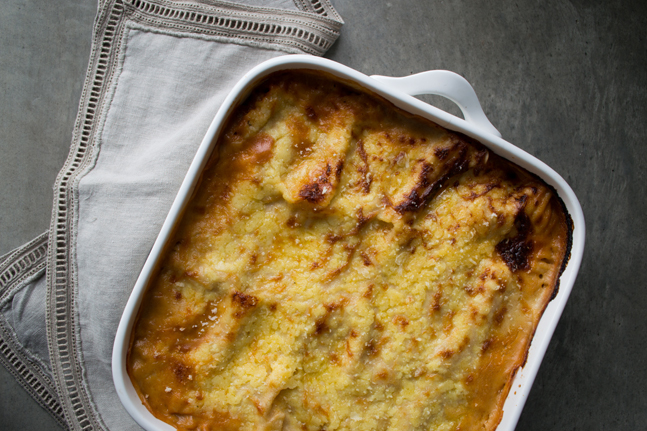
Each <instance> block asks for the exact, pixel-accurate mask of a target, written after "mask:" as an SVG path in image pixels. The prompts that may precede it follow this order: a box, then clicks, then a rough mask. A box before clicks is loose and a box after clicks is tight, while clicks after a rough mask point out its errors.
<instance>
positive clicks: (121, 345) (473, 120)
mask: <svg viewBox="0 0 647 431" xmlns="http://www.w3.org/2000/svg"><path fill="white" fill-rule="evenodd" d="M291 69H310V70H316V71H322V72H326V73H328V74H330V75H333V76H335V77H337V78H339V79H341V80H343V81H345V82H348V83H350V84H351V85H353V86H358V87H361V88H363V89H364V90H366V91H368V92H372V93H375V94H377V95H379V96H381V97H383V98H385V99H386V100H388V101H389V102H391V103H393V104H394V105H395V106H397V107H398V108H400V109H403V110H405V111H407V112H409V113H411V114H414V115H417V116H420V117H423V118H427V119H429V120H431V121H433V122H435V123H437V124H439V125H440V126H442V127H445V128H447V129H449V130H452V131H456V132H460V133H463V134H465V135H467V136H470V137H472V138H474V139H476V140H477V141H479V142H481V143H482V144H484V145H485V146H486V147H488V148H489V149H490V150H491V151H493V152H494V153H496V154H498V155H500V156H502V157H503V158H506V159H508V160H510V161H511V162H513V163H515V164H517V165H519V166H521V167H522V168H524V169H526V170H528V171H529V172H532V173H533V174H535V175H537V176H538V177H540V178H541V179H542V180H543V181H545V182H546V183H547V184H549V185H550V186H552V187H553V188H554V189H555V191H556V192H557V194H558V196H559V198H560V199H561V200H562V201H563V203H564V206H565V207H566V210H567V212H568V214H569V215H570V217H571V219H572V223H573V225H572V228H573V230H572V246H571V251H570V258H568V257H567V259H568V263H567V264H566V267H565V269H564V271H563V272H562V274H561V276H560V279H559V290H558V292H557V294H556V296H555V298H554V299H553V300H552V301H551V302H550V303H549V304H548V306H547V308H546V310H545V311H544V314H543V315H542V317H541V320H540V321H539V324H538V326H537V329H536V331H535V334H534V337H533V339H532V342H531V345H530V349H529V351H528V357H527V361H526V363H525V365H524V366H523V367H522V368H520V369H519V370H518V371H517V373H516V375H515V377H514V380H513V384H512V387H511V390H510V392H509V394H508V396H507V398H506V401H505V404H504V407H503V417H502V420H501V422H500V423H499V426H498V428H497V430H499V431H504V430H508V431H509V430H513V429H514V428H515V426H516V423H517V421H518V419H519V416H520V414H521V410H522V409H523V406H524V403H525V401H526V399H527V397H528V394H529V393H530V388H531V386H532V383H533V381H534V379H535V376H536V374H537V371H538V370H539V366H540V364H541V360H542V358H543V356H544V354H545V352H546V349H547V347H548V344H549V342H550V338H551V336H552V334H553V332H554V330H555V327H556V326H557V322H558V320H559V318H560V316H561V313H562V311H563V309H564V306H565V305H566V301H567V300H568V297H569V295H570V292H571V289H572V288H573V284H574V283H575V279H576V277H577V272H578V270H579V267H580V263H581V260H582V255H583V252H584V239H585V228H584V216H583V213H582V209H581V207H580V204H579V202H578V200H577V197H576V196H575V194H574V192H573V190H572V189H571V188H570V187H569V186H568V184H567V183H566V182H565V181H564V179H563V178H562V177H561V176H560V175H559V174H557V173H556V172H555V171H553V170H552V169H551V168H550V167H548V166H547V165H546V164H544V163H543V162H541V161H539V160H538V159H536V158H535V157H533V156H531V155H530V154H528V153H526V152H524V151H523V150H521V149H519V148H517V147H515V146H514V145H512V144H511V143H509V142H507V141H505V140H503V139H502V138H501V135H500V134H499V132H498V131H497V130H496V129H495V128H494V127H493V126H492V124H490V122H489V121H488V119H487V118H486V116H485V114H484V113H483V110H482V109H481V106H480V104H479V102H478V98H477V97H476V93H475V92H474V90H473V89H472V87H471V86H470V84H469V83H468V82H467V81H466V80H465V79H463V78H462V77H460V76H459V75H457V74H455V73H453V72H448V71H439V70H437V71H428V72H423V73H419V74H417V75H412V76H408V77H403V78H391V77H384V76H367V75H364V74H362V73H360V72H358V71H356V70H354V69H351V68H349V67H346V66H343V65H341V64H339V63H336V62H333V61H331V60H326V59H322V58H318V57H312V56H307V55H288V56H283V57H278V58H275V59H272V60H269V61H266V62H264V63H262V64H260V65H259V66H257V67H255V68H254V69H252V70H250V71H249V72H248V73H247V74H245V75H244V76H243V77H242V79H241V80H240V81H239V82H238V83H237V84H236V85H235V86H234V88H233V90H232V91H231V93H230V94H229V96H228V97H227V98H226V99H225V101H224V102H223V105H222V106H221V108H220V110H219V111H218V113H217V114H216V116H215V118H214V120H213V121H212V123H211V125H210V127H209V129H208V131H207V133H206V135H205V137H204V139H203V140H202V143H201V144H200V147H199V148H198V151H197V154H196V156H195V158H194V160H193V162H192V163H191V166H190V167H189V170H188V173H187V176H186V178H185V179H184V181H183V183H182V185H181V187H180V190H179V192H178V194H177V197H176V198H175V201H174V202H173V204H172V206H171V209H170V212H169V214H168V216H167V218H166V220H165V222H164V224H163V226H162V229H161V231H160V234H159V236H158V237H157V240H156V241H155V243H154V245H153V248H152V249H151V252H150V255H149V256H148V259H147V260H146V262H145V264H144V267H143V269H142V272H141V274H140V276H139V278H138V280H137V282H136V284H135V286H134V288H133V291H132V293H131V295H130V298H129V300H128V302H127V304H126V307H125V309H124V313H123V315H122V318H121V321H120V323H119V327H118V329H117V333H116V336H115V342H114V347H113V354H112V373H113V380H114V383H115V387H116V390H117V394H118V395H119V398H120V400H121V402H122V403H123V405H124V407H125V408H126V410H127V411H128V413H129V414H130V415H131V416H132V417H133V418H134V419H135V420H136V421H137V423H138V424H139V425H141V426H142V427H143V428H145V429H146V430H149V431H153V430H173V429H174V428H173V427H171V426H170V425H168V424H166V423H164V422H162V421H160V420H159V419H157V418H155V417H154V416H153V415H152V414H151V413H150V412H149V411H148V409H147V408H146V407H145V406H144V405H143V404H142V403H141V401H140V399H139V396H138V394H137V392H136V390H135V388H134V387H133V385H132V383H131V381H130V377H129V375H128V372H127V370H126V359H127V355H128V349H129V344H130V338H131V330H132V327H133V325H134V323H135V320H136V318H137V314H138V310H139V307H140V304H141V301H142V299H143V297H144V293H145V291H146V289H147V286H148V283H149V281H150V279H151V277H152V276H153V275H154V273H155V270H156V268H157V265H158V263H159V261H160V260H161V259H162V258H163V251H164V250H165V246H166V244H167V242H168V241H170V240H171V239H172V235H173V230H174V227H175V225H176V223H177V222H179V221H180V218H181V216H182V213H183V210H184V208H185V207H186V205H187V204H188V202H189V201H190V199H191V197H192V195H193V191H194V189H195V188H196V187H197V185H198V183H199V180H200V175H201V172H202V170H203V168H204V167H205V165H206V163H207V161H208V159H209V157H210V155H211V153H212V150H213V148H214V146H215V145H216V142H217V141H218V139H217V138H218V136H219V134H220V131H221V129H222V128H223V127H224V124H225V122H226V119H227V117H228V116H229V114H230V113H231V112H232V110H233V109H234V108H235V107H236V106H237V105H238V104H239V103H240V102H242V101H243V100H244V99H245V98H246V97H247V95H248V94H249V93H250V92H251V90H252V88H253V87H254V86H255V85H256V84H257V83H258V82H260V81H261V80H262V79H263V78H264V77H266V76H267V75H269V74H271V73H273V72H277V71H282V70H291ZM421 94H436V95H440V96H444V97H446V98H448V99H450V100H452V101H453V102H454V103H456V104H457V105H458V106H459V108H460V109H461V111H462V113H463V115H464V117H465V119H461V118H458V117H455V116H453V115H451V114H448V113H447V112H444V111H442V110H440V109H438V108H435V107H433V106H431V105H428V104H426V103H424V102H422V101H420V100H418V99H416V98H415V97H413V96H414V95H421Z"/></svg>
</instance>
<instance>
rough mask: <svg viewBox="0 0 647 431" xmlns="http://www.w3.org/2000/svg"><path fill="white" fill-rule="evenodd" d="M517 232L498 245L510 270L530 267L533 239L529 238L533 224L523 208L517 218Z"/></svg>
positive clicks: (500, 253)
mask: <svg viewBox="0 0 647 431" xmlns="http://www.w3.org/2000/svg"><path fill="white" fill-rule="evenodd" d="M515 227H516V229H517V234H516V235H515V236H514V237H512V238H505V239H504V240H502V241H501V242H499V243H498V244H497V245H496V251H497V252H498V253H499V255H500V256H501V258H502V259H503V260H504V261H505V263H506V265H508V268H510V271H512V272H517V271H519V270H527V269H528V268H529V267H530V260H529V257H530V254H531V253H532V241H530V240H529V239H528V236H529V234H530V231H531V229H532V226H531V224H530V220H529V219H528V216H527V215H526V213H525V212H524V211H523V210H521V211H519V213H518V214H517V217H516V218H515Z"/></svg>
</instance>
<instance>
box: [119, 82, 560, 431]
mask: <svg viewBox="0 0 647 431" xmlns="http://www.w3.org/2000/svg"><path fill="white" fill-rule="evenodd" d="M214 151H215V152H214V155H213V156H212V158H211V160H210V162H209V164H208V166H207V168H206V170H205V171H204V173H203V176H202V178H201V183H200V186H199V188H198V189H197V192H196V194H195V196H194V197H193V198H192V201H191V202H190V204H189V206H188V208H187V209H186V211H185V214H184V215H183V219H182V220H181V222H180V223H179V225H178V226H177V229H176V233H175V237H174V240H173V242H172V244H170V245H169V246H168V250H167V253H166V256H165V258H164V259H163V261H162V263H161V265H160V269H159V272H158V275H157V276H156V277H155V278H154V279H153V281H152V282H151V284H150V286H149V289H148V291H147V293H146V295H145V298H144V301H143V305H142V307H141V310H140V312H139V316H138V319H137V322H136V325H135V328H134V330H133V334H132V343H131V347H130V351H129V355H128V372H129V374H130V376H131V379H132V381H133V384H134V386H135V388H136V389H137V391H138V393H139V395H140V397H141V400H142V402H143V403H144V404H145V405H146V407H147V408H148V409H149V410H150V411H151V412H152V413H153V414H154V415H155V416H156V417H158V418H160V419H161V420H163V421H165V422H168V423H169V424H172V425H173V426H175V427H176V428H177V429H180V430H189V429H199V430H328V431H332V430H350V429H352V430H356V431H357V430H398V431H401V430H409V429H411V430H413V429H420V430H459V429H460V430H469V429H479V430H482V429H485V430H491V429H494V428H495V427H496V425H497V424H498V423H499V421H500V419H501V415H502V406H503V402H504V400H505V397H506V395H507V393H508V391H509V390H510V385H511V381H512V378H513V377H514V374H515V371H516V370H517V369H518V368H519V367H520V366H521V365H522V364H523V362H524V360H525V357H526V353H527V350H528V347H529V344H530V340H531V338H532V335H533V332H534V330H535V328H536V326H537V323H538V321H539V318H540V316H541V314H542V312H543V310H544V308H545V307H546V305H547V303H548V302H549V301H550V299H551V296H552V295H553V293H554V292H555V289H556V286H557V283H558V277H559V274H560V271H561V269H562V266H563V264H564V263H565V259H566V258H567V255H568V249H569V235H570V230H569V218H568V215H567V214H566V213H565V210H564V209H563V206H562V204H561V201H560V200H559V199H558V198H557V196H556V195H555V193H554V192H553V191H552V190H551V189H550V188H549V187H548V186H547V185H546V184H544V183H543V182H542V181H541V180H539V179H538V178H537V177H535V176H533V175H531V174H529V173H528V172H526V171H524V170H522V169H520V168H519V167H517V166H514V165H513V164H511V163H509V162H507V161H505V160H503V159H502V158H500V157H498V156H497V155H495V154H493V153H491V152H490V151H489V150H488V149H486V148H485V147H484V146H482V145H481V144H479V143H477V142H475V141H473V140H471V139H469V138H467V137H465V136H463V135H460V134H457V133H452V132H449V131H447V130H445V129H443V128H441V127H439V126H437V125H435V124H433V123H431V122H429V121H427V120H423V119H421V118H417V117H413V116H411V115H408V114H405V113H403V112H402V111H400V110H399V109H397V108H395V107H394V106H393V105H391V104H390V103H388V102H386V101H384V100H382V99H380V98H378V97H376V96H373V95H370V94H367V93H365V92H363V91H360V90H358V89H356V88H354V87H352V86H349V85H346V84H344V83H341V82H339V81H338V80H335V79H332V78H330V77H328V76H326V75H323V74H315V73H312V72H307V71H293V72H281V73H277V74H274V75H272V76H271V77H270V78H268V79H266V80H265V81H264V82H262V83H261V84H259V85H258V86H257V87H256V89H255V90H254V91H253V93H252V94H251V95H250V96H249V97H248V98H247V100H246V101H245V102H244V103H242V104H241V106H239V107H238V108H237V109H236V110H235V111H234V112H233V113H232V114H231V116H230V118H229V120H228V123H227V125H226V128H225V130H224V132H223V133H222V134H221V136H220V137H219V138H218V143H217V147H216V150H214Z"/></svg>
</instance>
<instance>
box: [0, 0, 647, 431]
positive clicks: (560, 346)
mask: <svg viewBox="0 0 647 431" xmlns="http://www.w3.org/2000/svg"><path fill="white" fill-rule="evenodd" d="M332 1H333V4H334V6H335V7H336V8H337V10H338V12H339V13H340V15H341V16H342V17H343V18H344V20H345V22H346V24H345V25H344V27H343V29H342V35H341V37H340V38H339V40H338V42H337V43H336V44H335V45H334V46H333V47H332V49H331V50H330V51H329V53H328V54H327V55H326V57H328V58H331V59H333V60H336V61H338V62H341V63H343V64H346V65H348V66H351V67H353V68H355V69H358V70H359V71H361V72H364V73H366V74H380V75H392V76H403V75H409V74H411V73H416V72H420V71H424V70H430V69H448V70H452V71H454V72H457V73H459V74H461V75H463V76H464V77H465V78H467V80H468V81H469V82H470V83H471V84H472V85H473V86H474V88H475V90H476V92H477V94H478V96H479V98H480V100H481V103H482V105H483V108H484V111H485V113H486V114H487V116H488V117H489V118H490V120H491V121H492V123H493V124H494V125H495V126H496V127H497V128H498V129H499V131H501V133H502V135H503V137H504V139H506V140H508V141H510V142H512V143H514V144H515V145H517V146H519V147H521V148H522V149H524V150H526V151H528V152H529V153H531V154H533V155H535V156H537V157H538V158H540V159H541V160H543V161H544V162H546V163H547V164H548V165H549V166H551V167H552V168H554V169H555V170H556V171H557V172H558V173H560V174H561V175H562V176H563V177H564V178H565V179H566V181H567V182H568V183H569V184H570V185H571V187H572V188H573V189H574V190H575V193H576V194H577V196H578V197H579V199H580V202H581V204H582V207H583V209H584V214H585V217H586V222H587V232H586V233H587V245H586V251H585V255H584V261H583V263H582V267H581V270H580V273H579V277H578V280H577V282H576V284H575V286H574V288H573V293H572V294H571V298H570V300H569V303H568V304H567V306H566V309H565V310H564V314H563V316H562V319H561V321H560V323H559V325H558V327H557V330H556V332H555V335H554V337H553V339H552V342H551V344H550V347H549V349H548V351H547V353H546V357H545V359H544V362H543V364H542V367H541V369H540V371H539V374H538V376H537V379H536V381H535V384H534V387H533V389H532V392H531V394H530V397H529V399H528V401H527V404H526V407H525V409H524V411H523V413H522V415H521V419H520V421H519V425H518V426H517V429H518V430H546V429H553V430H560V429H565V430H566V429H567V430H571V429H578V430H579V429H586V430H610V429H612V430H637V429H647V408H646V406H647V390H646V389H645V382H647V364H646V362H647V359H646V357H647V355H646V352H647V341H646V340H647V317H645V314H644V311H643V310H644V309H647V289H646V288H645V287H646V286H645V281H644V277H642V276H640V275H639V272H638V271H637V270H641V269H643V268H644V267H645V262H647V247H645V246H644V244H645V243H647V216H646V215H645V214H647V199H646V196H647V190H646V184H647V177H646V175H645V170H644V167H645V166H646V165H647V145H646V142H645V141H647V50H646V49H645V42H646V41H645V39H646V37H647V32H645V28H647V3H645V2H641V1H612V2H608V1H605V2H603V1H596V2H583V1H575V2H561V1H554V0H550V1H547V2H535V1H530V0H518V1H502V2H494V3H493V2H473V1H464V0H460V1H452V2H449V1H442V0H437V1H433V2H431V1H425V0H401V1H397V2H396V1H394V0H392V1H390V2H376V1H371V0H332ZM95 12H96V1H90V0H58V1H56V2H51V1H45V0H32V1H29V2H28V1H24V0H14V1H11V2H8V4H4V5H3V7H2V9H1V10H0V29H1V30H0V183H1V184H2V187H0V199H1V200H0V201H1V202H2V206H1V207H0V255H1V254H4V253H6V252H8V251H10V250H11V249H13V248H15V247H17V246H19V245H21V244H23V243H25V242H27V241H29V240H30V239H32V238H34V237H35V236H37V235H38V234H40V233H42V232H43V231H45V230H46V229H47V228H48V226H49V218H50V211H51V202H52V184H53V183H54V179H55V177H56V174H57V173H58V170H59V169H60V168H61V166H62V164H63V162H64V160H65V158H66V156H67V152H68V150H69V145H70V141H71V136H72V128H73V124H74V120H75V115H76V110H77V104H78V100H79V98H80V93H81V87H82V83H83V79H84V76H85V69H86V66H87V60H88V57H89V52H90V38H91V32H92V23H93V19H94V15H95ZM424 100H426V101H429V102H431V103H434V104H437V106H439V107H441V108H442V109H446V110H449V111H450V112H452V113H457V112H458V110H457V109H456V108H455V107H453V106H452V105H451V103H449V102H446V101H444V100H442V99H440V98H436V97H427V98H425V99H424ZM0 388H2V390H0V428H1V429H3V430H23V429H38V430H50V429H51V430H55V429H59V426H58V425H57V424H56V423H55V422H54V420H53V419H51V418H50V416H49V415H48V414H47V413H46V412H45V411H44V410H42V409H41V408H40V407H39V406H38V405H37V404H36V403H35V402H34V401H33V400H32V399H31V398H30V397H29V395H28V394H27V393H26V392H25V391H24V390H23V389H22V388H21V387H20V386H19V385H18V384H17V383H16V382H15V381H14V380H13V378H12V376H11V375H10V374H9V373H8V372H7V371H6V370H5V369H4V368H2V367H0Z"/></svg>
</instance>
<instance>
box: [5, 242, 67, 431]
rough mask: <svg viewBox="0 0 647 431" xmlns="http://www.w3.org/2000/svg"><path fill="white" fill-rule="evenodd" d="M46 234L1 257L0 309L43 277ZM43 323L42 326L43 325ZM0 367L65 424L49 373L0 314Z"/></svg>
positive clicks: (43, 363) (46, 367)
mask: <svg viewBox="0 0 647 431" xmlns="http://www.w3.org/2000/svg"><path fill="white" fill-rule="evenodd" d="M47 239H48V233H47V232H45V233H43V234H42V235H39V236H38V237H37V238H35V239H33V240H32V241H30V242H28V243H27V244H25V245H23V246H21V247H19V248H17V249H15V250H14V251H12V252H9V253H8V254H6V255H4V256H2V257H0V309H2V308H4V307H5V306H7V305H9V303H10V302H11V300H12V298H13V296H14V295H15V294H16V292H18V291H20V290H21V289H23V288H24V287H25V286H26V285H27V284H29V283H31V282H32V281H34V280H37V279H38V278H40V277H42V276H43V275H44V273H45V266H46V263H47V262H46V257H47ZM44 323H45V322H43V324H44ZM0 363H2V365H3V366H4V367H5V368H6V369H7V370H8V371H9V373H11V374H12V375H13V376H14V378H15V379H16V381H17V382H18V384H20V386H22V387H23V388H24V389H25V391H27V393H29V394H30V395H31V396H32V398H34V400H36V402H37V403H38V404H40V405H41V407H43V408H44V409H45V410H46V411H47V412H48V413H49V414H50V415H51V416H52V417H53V418H54V419H55V420H56V422H58V423H59V424H60V425H61V426H62V427H64V428H66V427H67V423H66V422H65V417H64V415H63V409H62V407H61V404H60V403H59V401H58V395H57V393H56V387H55V386H54V382H53V381H52V377H51V370H49V367H48V366H47V365H46V364H45V362H44V361H43V360H42V359H41V358H39V357H37V356H36V355H34V354H33V353H31V352H30V351H29V350H28V349H26V348H25V347H24V346H23V345H22V344H21V343H20V340H19V339H18V337H17V336H16V333H15V332H14V330H13V329H12V327H11V325H10V324H9V322H7V321H6V319H5V318H4V317H3V316H2V314H0Z"/></svg>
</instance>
